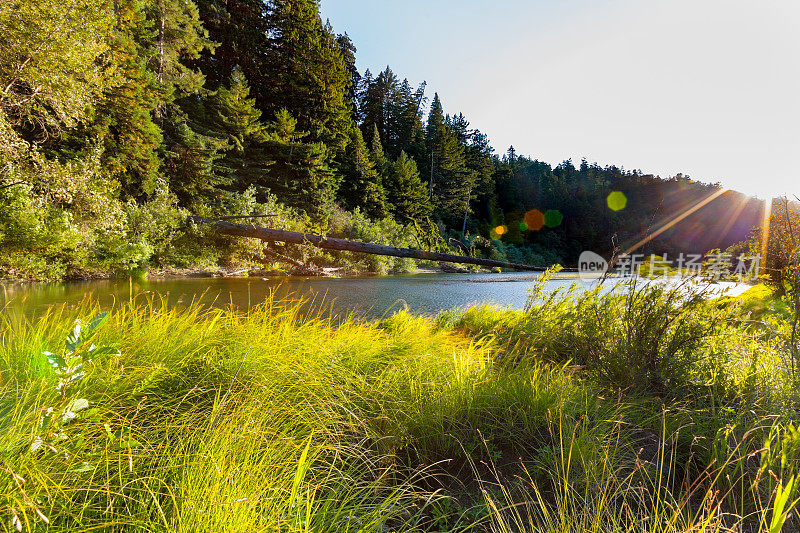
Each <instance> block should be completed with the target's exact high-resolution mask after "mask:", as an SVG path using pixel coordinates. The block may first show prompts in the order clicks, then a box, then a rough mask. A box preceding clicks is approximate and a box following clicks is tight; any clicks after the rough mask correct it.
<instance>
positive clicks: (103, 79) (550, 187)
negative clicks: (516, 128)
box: [0, 0, 760, 277]
mask: <svg viewBox="0 0 800 533" xmlns="http://www.w3.org/2000/svg"><path fill="white" fill-rule="evenodd" d="M0 36H2V40H3V43H4V44H3V46H2V47H0V91H1V92H0V156H2V161H0V164H2V166H1V167H0V245H2V252H0V271H1V272H2V273H6V274H8V272H11V271H14V272H17V274H14V273H13V272H12V275H30V276H32V277H37V276H51V277H59V276H63V275H68V274H69V273H70V272H71V269H78V270H80V269H84V268H91V267H92V266H93V265H94V266H98V267H102V268H105V267H110V266H116V267H119V266H122V267H127V266H131V265H148V264H154V263H158V262H162V263H163V262H170V261H171V262H183V263H191V262H192V261H199V260H200V259H199V258H200V257H201V255H202V254H201V255H198V254H200V252H198V251H197V250H196V249H194V248H191V247H188V248H187V246H188V245H187V244H186V242H188V240H190V239H188V237H187V239H184V240H181V239H183V237H182V236H186V235H188V233H187V231H194V230H191V229H187V228H185V227H182V226H181V224H180V222H179V221H181V220H183V219H185V215H186V214H187V213H202V214H231V213H240V212H242V213H249V212H252V211H253V210H262V209H265V207H264V206H272V207H270V209H273V210H277V209H278V206H283V207H285V208H286V209H293V210H294V211H291V212H292V213H293V214H294V215H293V216H294V217H295V219H296V220H298V221H299V220H305V219H304V218H303V217H309V218H308V219H309V220H313V221H314V224H317V226H318V227H319V228H320V229H322V230H325V228H326V226H325V224H326V223H327V222H326V221H327V220H328V219H329V217H330V216H331V214H332V213H335V212H337V210H340V211H341V210H348V211H352V212H355V211H356V210H358V211H359V212H360V213H361V214H359V215H358V216H364V215H366V216H367V217H369V218H370V219H372V220H376V221H377V220H381V221H383V222H382V223H384V224H386V223H388V222H385V221H386V220H393V221H394V222H392V223H397V224H399V225H401V226H402V225H406V226H407V227H408V228H415V229H414V231H420V229H419V228H423V227H424V228H438V229H437V230H436V231H438V232H439V233H441V234H442V235H441V237H445V238H446V237H450V236H457V237H458V238H462V239H464V241H465V242H472V241H473V240H474V239H475V237H476V236H481V237H482V238H483V240H482V241H480V242H481V243H484V244H481V246H484V248H485V243H491V242H492V241H491V240H494V243H493V244H490V245H488V246H490V247H491V248H492V251H486V250H484V253H492V254H500V255H501V256H502V255H503V254H505V255H506V256H508V257H509V258H512V259H514V260H520V261H540V262H548V261H551V260H552V261H562V262H574V261H575V259H576V257H577V255H578V254H579V253H580V251H581V250H583V249H594V250H596V251H600V252H607V251H609V250H610V247H611V242H612V237H613V236H614V235H616V237H617V242H620V243H623V244H624V243H635V242H637V241H639V240H641V239H642V238H643V237H644V236H646V235H648V234H649V233H652V232H654V231H657V230H658V228H659V227H660V226H661V225H663V224H664V223H665V222H667V221H669V220H670V219H671V218H675V216H677V215H678V214H680V213H681V212H684V211H686V210H687V209H691V208H692V206H693V205H696V204H697V203H698V202H702V201H703V200H704V199H706V198H708V197H710V196H711V195H715V194H716V196H717V197H716V198H715V199H714V200H713V201H711V202H710V203H708V205H706V206H705V207H703V209H700V210H698V211H697V212H693V213H692V214H691V215H690V216H688V217H686V218H685V219H682V222H681V223H680V224H679V225H676V226H675V227H674V228H670V229H668V230H665V231H663V232H661V231H659V233H658V236H657V238H655V239H653V240H651V241H649V242H647V244H646V245H644V247H643V248H642V252H648V251H654V252H658V253H678V252H680V251H684V252H689V251H692V252H694V251H700V252H704V251H705V250H706V249H708V248H714V247H720V248H722V247H726V246H727V245H729V244H731V243H732V242H735V241H739V240H742V239H743V238H744V237H745V236H746V235H747V234H748V232H749V230H750V228H751V227H752V226H753V225H754V224H755V223H756V221H757V220H758V218H759V216H760V204H757V203H756V202H754V201H751V200H748V199H746V198H744V197H742V196H741V195H738V194H736V193H732V192H727V193H725V194H717V192H718V188H717V186H714V185H705V184H701V183H696V182H693V181H692V180H690V179H689V178H688V177H685V176H682V175H678V176H675V177H671V178H668V179H661V178H659V177H657V176H652V175H647V174H643V173H641V172H639V171H626V170H623V169H621V168H618V167H615V166H610V167H600V166H598V165H596V164H589V163H588V162H586V161H583V162H581V164H580V165H579V166H578V167H575V166H574V165H573V163H572V162H570V161H565V162H564V163H562V164H560V165H558V166H556V167H552V166H551V165H549V164H547V163H544V162H541V161H537V160H536V159H532V158H529V157H526V156H523V155H520V154H519V153H518V152H517V150H515V149H514V148H513V147H512V148H509V150H508V152H507V153H506V154H504V155H503V156H500V155H497V154H495V153H494V151H493V149H492V146H491V143H490V140H489V139H488V137H487V136H486V135H485V134H483V133H482V132H480V131H479V130H477V129H474V128H472V127H471V125H470V123H469V121H468V119H467V117H466V116H465V115H464V114H462V112H460V111H459V110H455V111H452V112H450V111H448V110H446V109H445V106H444V104H443V101H442V99H441V98H440V97H439V95H438V94H434V95H433V98H432V100H431V101H430V105H428V104H429V102H428V98H427V96H426V88H427V87H426V84H425V83H424V82H423V83H420V84H412V83H411V82H410V81H409V80H408V79H401V76H398V75H397V74H395V73H394V72H393V71H392V69H391V68H390V67H389V66H387V67H386V68H385V69H384V70H383V71H381V72H380V73H378V74H377V75H374V74H372V73H371V72H370V71H369V70H367V71H365V72H364V73H363V74H362V73H361V72H359V70H358V68H357V66H356V65H357V48H356V45H355V44H354V43H353V42H352V40H351V39H350V37H349V36H347V34H337V33H335V31H334V28H332V27H331V25H330V24H329V23H326V22H324V21H323V20H322V19H321V17H320V13H319V5H318V1H317V0H237V1H236V2H222V1H220V0H116V1H115V2H106V1H104V0H67V1H65V2H59V3H53V2H43V1H40V0H25V1H21V0H10V1H8V2H4V3H2V4H1V5H0ZM614 191H616V192H617V193H622V195H623V197H624V198H625V199H626V205H625V206H623V208H619V209H615V208H612V206H610V205H609V203H608V202H607V198H608V195H609V194H610V193H612V192H614ZM283 207H281V208H283ZM148 220H149V221H151V223H150V226H149V227H151V228H155V227H161V228H164V227H166V228H168V230H165V231H161V230H159V231H158V232H156V230H155V229H153V230H152V231H153V233H152V234H147V232H146V231H142V228H143V227H148V226H147V225H146V224H144V222H143V221H148ZM287 220H288V219H287ZM287 223H288V222H287ZM292 223H298V224H299V223H300V222H292ZM437 224H438V226H437ZM440 240H441V239H440ZM445 240H446V239H445ZM442 242H443V241H442ZM476 242H477V241H476ZM181 243H183V244H181ZM226 243H228V244H226ZM229 244H230V243H229V242H228V241H225V242H221V241H220V242H216V241H215V242H214V243H213V246H215V247H217V248H215V250H216V251H215V252H214V253H210V252H203V253H206V254H207V255H206V256H203V257H207V256H208V257H212V256H213V258H214V259H213V260H215V261H222V260H224V256H225V253H227V252H222V251H220V250H222V248H219V247H220V246H227V245H229ZM475 249H476V250H478V251H479V252H480V250H483V248H480V249H479V248H475ZM31 250H33V251H34V253H33V254H31V253H29V252H30V251H31ZM177 250H181V251H180V252H179V251H177ZM187 250H188V251H187ZM487 250H488V249H487ZM248 253H249V252H248ZM170 254H171V255H170ZM208 254H211V255H210V256H209V255H208ZM512 256H513V257H512ZM203 260H204V261H205V260H212V259H203ZM51 264H53V265H60V266H59V267H58V268H57V269H56V270H55V271H52V272H51V271H48V270H47V269H48V268H50V267H46V266H45V265H51ZM48 272H49V273H48Z"/></svg>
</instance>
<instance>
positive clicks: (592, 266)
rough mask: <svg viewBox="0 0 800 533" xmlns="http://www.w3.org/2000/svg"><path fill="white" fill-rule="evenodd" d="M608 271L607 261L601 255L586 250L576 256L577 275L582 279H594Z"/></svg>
mask: <svg viewBox="0 0 800 533" xmlns="http://www.w3.org/2000/svg"><path fill="white" fill-rule="evenodd" d="M606 272H608V261H606V260H605V259H604V258H603V256H601V255H599V254H596V253H594V252H591V251H589V250H586V251H584V252H582V253H581V256H580V257H579V258H578V277H579V278H581V279H582V280H583V281H594V280H596V279H597V278H599V277H602V276H604V275H605V274H606Z"/></svg>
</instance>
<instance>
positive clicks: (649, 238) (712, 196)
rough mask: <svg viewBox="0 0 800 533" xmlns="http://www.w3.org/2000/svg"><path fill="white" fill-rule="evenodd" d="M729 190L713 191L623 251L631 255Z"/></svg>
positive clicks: (624, 253)
mask: <svg viewBox="0 0 800 533" xmlns="http://www.w3.org/2000/svg"><path fill="white" fill-rule="evenodd" d="M727 190H728V189H719V190H717V191H715V192H713V193H711V194H710V195H709V196H708V197H706V198H705V199H703V200H701V201H699V202H697V203H696V204H695V205H693V206H692V207H690V208H689V209H687V210H686V211H684V212H683V213H681V214H680V215H678V216H677V217H675V218H673V219H672V220H670V221H669V222H666V223H665V224H664V225H663V226H661V227H660V228H658V229H657V230H656V231H654V232H653V233H651V234H650V235H648V236H647V237H645V238H643V239H642V240H640V241H639V242H637V243H636V244H634V245H633V246H631V247H630V248H628V249H627V250H625V252H623V255H630V254H631V253H632V252H634V251H636V250H638V249H639V248H641V247H642V246H644V245H645V244H647V243H648V242H650V241H652V240H653V239H655V238H656V237H658V236H659V235H661V234H662V233H664V232H665V231H667V230H668V229H670V228H671V227H672V226H674V225H675V224H677V223H678V222H680V221H681V220H683V219H685V218H686V217H688V216H689V215H691V214H692V213H694V212H696V211H697V210H699V209H701V208H703V207H705V206H706V205H708V204H710V203H711V202H712V201H714V200H715V199H716V198H719V197H720V196H722V195H723V194H725V192H727Z"/></svg>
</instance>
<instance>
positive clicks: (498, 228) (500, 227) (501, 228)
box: [494, 226, 508, 237]
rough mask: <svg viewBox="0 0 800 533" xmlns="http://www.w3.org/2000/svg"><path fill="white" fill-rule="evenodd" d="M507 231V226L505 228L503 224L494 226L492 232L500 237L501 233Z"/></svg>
mask: <svg viewBox="0 0 800 533" xmlns="http://www.w3.org/2000/svg"><path fill="white" fill-rule="evenodd" d="M507 231H508V228H506V227H505V226H497V227H496V228H494V232H495V234H496V235H497V236H498V237H502V236H503V234H504V233H505V232H507Z"/></svg>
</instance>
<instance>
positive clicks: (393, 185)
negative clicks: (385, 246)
mask: <svg viewBox="0 0 800 533" xmlns="http://www.w3.org/2000/svg"><path fill="white" fill-rule="evenodd" d="M386 193H387V198H388V201H389V206H390V209H391V211H392V214H393V215H394V216H395V217H396V218H397V219H398V220H400V221H402V222H411V221H413V220H422V219H424V218H425V217H428V216H430V214H431V204H430V200H429V199H428V191H427V188H426V186H425V184H424V183H423V182H422V180H420V178H419V171H418V170H417V164H416V163H415V162H414V160H413V159H411V158H410V157H408V156H407V155H406V153H405V152H400V156H399V157H398V158H397V160H396V161H395V162H394V163H392V164H391V165H390V169H389V175H388V177H387V180H386Z"/></svg>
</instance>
